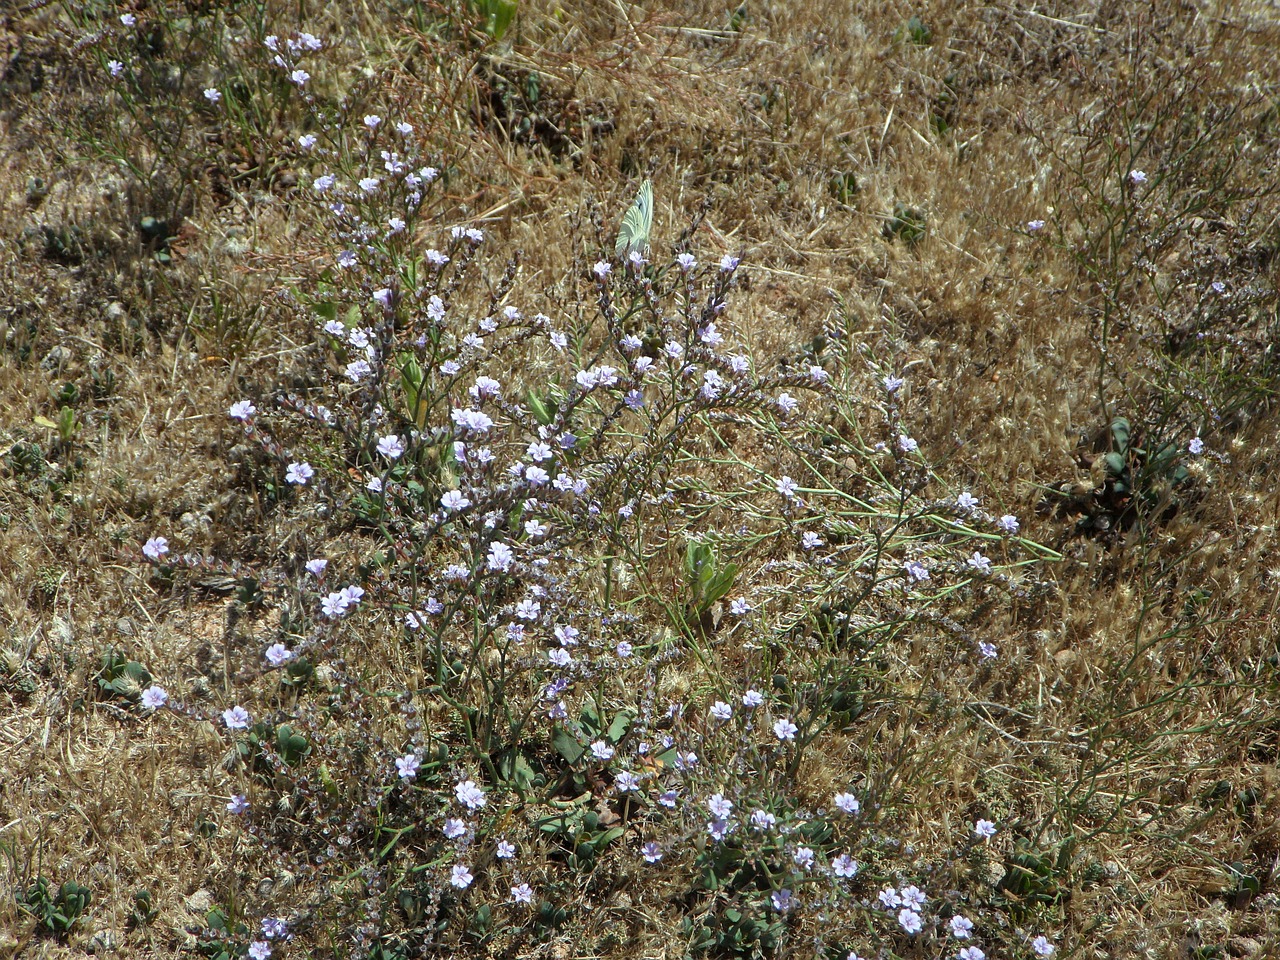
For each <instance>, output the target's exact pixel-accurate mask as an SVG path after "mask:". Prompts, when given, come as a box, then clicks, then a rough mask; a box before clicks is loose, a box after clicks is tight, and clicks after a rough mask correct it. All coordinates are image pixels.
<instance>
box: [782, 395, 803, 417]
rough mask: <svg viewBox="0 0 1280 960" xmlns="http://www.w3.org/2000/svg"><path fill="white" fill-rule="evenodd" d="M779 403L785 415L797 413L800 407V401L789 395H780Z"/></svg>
mask: <svg viewBox="0 0 1280 960" xmlns="http://www.w3.org/2000/svg"><path fill="white" fill-rule="evenodd" d="M777 403H778V409H779V410H781V411H782V412H783V413H784V414H789V413H793V412H794V411H795V409H796V407H797V406H799V404H800V401H798V400H797V399H796V398H795V397H793V396H792V395H791V394H789V393H780V394H778V400H777Z"/></svg>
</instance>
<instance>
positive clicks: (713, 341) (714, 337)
mask: <svg viewBox="0 0 1280 960" xmlns="http://www.w3.org/2000/svg"><path fill="white" fill-rule="evenodd" d="M698 339H699V340H701V341H702V342H703V343H705V344H706V345H707V346H708V347H718V346H720V344H722V343H724V337H722V336H721V335H720V332H719V331H718V330H716V325H715V324H714V323H708V324H707V325H706V326H705V327H703V328H702V332H701V333H699V334H698ZM811 369H812V368H811ZM819 369H821V368H819ZM824 373H825V371H824Z"/></svg>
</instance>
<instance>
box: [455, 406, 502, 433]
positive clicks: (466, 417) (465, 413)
mask: <svg viewBox="0 0 1280 960" xmlns="http://www.w3.org/2000/svg"><path fill="white" fill-rule="evenodd" d="M451 416H452V418H453V422H454V423H455V424H456V425H457V426H458V427H459V428H460V429H462V430H471V431H473V432H475V433H488V432H489V428H490V427H492V426H493V420H492V419H491V418H490V417H489V416H488V414H486V413H483V412H482V411H480V410H462V409H456V410H454V411H453V412H452V414H451Z"/></svg>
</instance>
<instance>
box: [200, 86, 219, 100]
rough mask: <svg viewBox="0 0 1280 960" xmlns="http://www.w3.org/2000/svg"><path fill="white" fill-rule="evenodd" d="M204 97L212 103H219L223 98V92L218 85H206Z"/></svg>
mask: <svg viewBox="0 0 1280 960" xmlns="http://www.w3.org/2000/svg"><path fill="white" fill-rule="evenodd" d="M204 98H205V99H206V100H208V101H209V102H210V103H217V102H218V101H219V100H221V99H222V93H221V92H220V91H219V90H218V88H217V87H205V89H204Z"/></svg>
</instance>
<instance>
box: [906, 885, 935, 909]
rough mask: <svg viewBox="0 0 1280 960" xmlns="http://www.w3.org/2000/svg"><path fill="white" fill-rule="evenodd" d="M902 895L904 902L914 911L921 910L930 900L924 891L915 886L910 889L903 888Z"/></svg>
mask: <svg viewBox="0 0 1280 960" xmlns="http://www.w3.org/2000/svg"><path fill="white" fill-rule="evenodd" d="M900 894H901V896H902V902H903V903H904V904H906V905H907V906H908V907H910V908H911V909H912V910H919V909H920V908H921V907H923V906H924V905H925V902H926V901H927V900H928V899H929V898H928V897H926V896H925V895H924V891H923V890H921V889H920V888H919V887H917V886H916V885H915V884H912V885H911V886H909V887H903V888H902V890H901V891H900Z"/></svg>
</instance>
